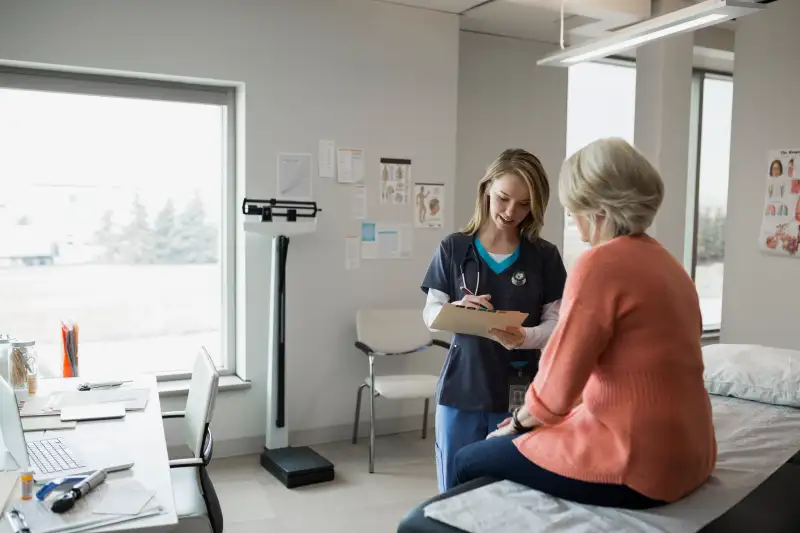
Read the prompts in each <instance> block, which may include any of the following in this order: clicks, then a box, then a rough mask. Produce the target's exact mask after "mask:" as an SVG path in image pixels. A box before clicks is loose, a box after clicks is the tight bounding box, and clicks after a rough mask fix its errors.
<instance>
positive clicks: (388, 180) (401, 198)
mask: <svg viewBox="0 0 800 533" xmlns="http://www.w3.org/2000/svg"><path fill="white" fill-rule="evenodd" d="M380 179H381V203H382V204H397V205H403V204H407V203H408V196H409V194H410V191H409V188H410V183H411V160H410V159H389V158H381V170H380Z"/></svg>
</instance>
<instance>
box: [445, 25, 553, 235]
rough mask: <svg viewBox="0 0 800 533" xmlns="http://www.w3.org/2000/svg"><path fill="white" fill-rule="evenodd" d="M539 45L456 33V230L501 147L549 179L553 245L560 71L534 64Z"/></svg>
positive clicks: (544, 48)
mask: <svg viewBox="0 0 800 533" xmlns="http://www.w3.org/2000/svg"><path fill="white" fill-rule="evenodd" d="M552 51H553V47H552V46H550V45H546V44H541V43H534V42H528V41H522V40H518V39H509V38H505V37H494V36H491V35H483V34H478V33H469V32H462V33H461V49H460V59H459V79H458V167H457V168H458V180H457V181H456V212H455V216H456V219H455V223H456V227H457V228H461V227H463V226H464V225H465V224H466V223H467V222H468V221H469V219H470V216H471V215H472V212H473V210H474V207H475V193H476V190H477V184H478V181H479V180H480V179H481V177H483V174H484V171H485V170H486V167H487V166H488V165H489V163H491V162H492V160H493V159H494V158H496V157H497V156H498V155H500V153H501V152H502V151H503V150H504V149H506V148H524V149H526V150H529V151H530V152H532V153H534V154H536V156H537V157H539V159H541V161H542V164H543V165H544V167H545V170H547V173H548V175H549V177H550V188H551V191H550V204H549V207H548V209H547V215H546V217H545V227H544V230H543V236H544V238H546V239H548V240H550V241H551V242H553V244H556V245H557V246H558V247H559V248H561V245H562V242H563V240H564V211H563V209H562V207H561V205H560V204H559V202H558V194H557V187H556V184H557V178H558V171H559V169H560V168H561V163H562V162H563V161H564V157H565V155H566V145H567V69H564V68H556V67H537V66H536V61H537V60H538V59H540V58H541V57H542V56H545V55H547V54H548V53H550V52H552Z"/></svg>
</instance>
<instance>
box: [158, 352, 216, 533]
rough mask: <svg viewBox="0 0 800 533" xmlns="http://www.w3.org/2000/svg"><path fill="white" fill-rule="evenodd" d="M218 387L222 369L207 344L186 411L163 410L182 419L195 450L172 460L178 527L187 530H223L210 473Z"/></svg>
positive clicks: (212, 532) (198, 362)
mask: <svg viewBox="0 0 800 533" xmlns="http://www.w3.org/2000/svg"><path fill="white" fill-rule="evenodd" d="M218 387H219V372H218V371H217V367H216V365H215V364H214V361H213V360H212V359H211V356H210V355H209V354H208V351H206V349H205V348H204V347H202V348H201V349H200V353H199V354H198V355H197V358H196V359H195V363H194V368H193V370H192V381H191V382H190V384H189V396H188V397H187V398H186V410H185V411H172V412H166V413H163V415H162V417H163V418H165V419H167V418H183V420H184V424H183V436H184V441H185V442H186V445H187V446H188V447H189V449H190V450H191V452H192V457H190V458H188V459H172V460H170V462H169V466H170V469H171V470H170V474H171V476H172V492H173V494H174V495H175V510H176V512H177V514H178V527H177V528H176V529H175V531H178V532H186V533H189V532H191V533H201V532H208V533H222V523H223V519H222V508H221V507H220V504H219V499H218V498H217V493H216V491H215V490H214V485H213V484H212V483H211V478H210V477H209V475H208V469H207V468H208V464H209V463H210V462H211V456H212V454H213V449H214V438H213V437H212V435H211V430H210V429H209V425H210V423H211V417H212V415H213V413H214V404H215V400H216V397H217V390H218Z"/></svg>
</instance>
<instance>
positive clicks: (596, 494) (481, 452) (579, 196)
mask: <svg viewBox="0 0 800 533" xmlns="http://www.w3.org/2000/svg"><path fill="white" fill-rule="evenodd" d="M663 196H664V185H663V182H662V180H661V177H660V176H659V174H658V171H656V169H655V168H654V167H653V166H652V165H651V164H650V162H649V161H648V160H647V159H646V158H645V157H644V156H643V155H642V154H641V153H639V152H638V151H637V150H636V149H635V148H633V147H632V146H631V145H629V144H628V143H627V142H625V141H623V140H620V139H605V140H600V141H597V142H594V143H592V144H590V145H588V146H586V147H585V148H583V149H582V150H580V151H579V152H577V153H576V154H575V155H573V156H572V157H570V158H569V159H568V160H567V161H566V162H565V163H564V167H563V169H562V172H561V176H560V181H559V197H560V200H561V203H562V204H564V206H565V208H566V209H567V210H568V211H569V212H571V214H572V216H573V217H574V218H575V219H576V222H577V225H578V228H579V229H580V232H581V236H582V238H583V240H584V241H586V242H588V243H590V244H591V246H592V248H591V249H590V250H588V251H587V252H585V253H584V254H583V255H582V256H581V257H580V258H579V259H578V261H577V263H576V264H575V265H574V266H573V268H572V271H571V272H570V273H569V276H568V278H567V284H566V287H565V289H564V297H563V301H562V307H561V317H560V319H559V321H558V325H557V326H556V329H555V331H554V332H553V335H552V337H551V338H550V342H549V343H548V344H547V347H546V348H545V350H544V353H543V354H542V359H541V362H540V367H539V373H538V374H537V376H536V378H535V379H534V381H533V383H532V384H531V385H530V387H529V389H528V393H527V396H526V402H525V405H524V407H522V408H521V409H519V410H518V411H516V412H514V416H513V417H511V418H509V419H508V420H506V421H505V422H504V423H503V424H501V425H500V427H499V428H498V429H497V430H496V431H495V432H494V433H492V434H491V435H489V437H488V438H487V440H485V441H482V442H478V443H475V444H473V445H471V446H469V447H467V448H464V449H462V450H461V451H460V452H459V453H458V455H456V458H455V469H456V477H457V482H458V483H463V482H466V481H469V480H470V479H474V478H476V477H481V476H491V477H496V478H500V479H508V480H511V481H515V482H517V483H521V484H524V485H527V486H529V487H531V488H534V489H537V490H540V491H542V492H546V493H548V494H551V495H553V496H556V497H560V498H564V499H568V500H572V501H576V502H579V503H585V504H590V505H601V506H610V507H623V508H631V509H645V508H650V507H655V506H658V505H663V504H665V503H668V502H674V501H676V500H679V499H681V498H683V497H684V496H686V495H688V494H689V493H691V492H693V491H694V490H695V489H697V488H698V487H699V486H700V485H702V484H703V483H704V482H705V481H706V480H707V479H708V477H709V476H710V474H711V471H712V470H713V469H714V465H715V462H716V456H717V448H716V439H715V437H714V426H713V424H712V418H711V404H710V401H709V398H708V395H707V393H706V391H705V388H704V385H703V361H702V355H701V345H700V336H701V333H702V318H701V316H700V305H699V301H698V296H697V291H696V289H695V286H694V284H693V283H692V280H691V278H690V277H689V276H688V275H687V273H686V271H685V270H684V268H683V266H682V265H681V264H680V263H679V262H678V261H677V260H676V259H675V258H674V257H673V256H672V255H671V254H670V253H669V252H668V251H667V250H666V249H665V248H663V247H662V246H661V245H660V244H659V243H658V242H657V241H655V240H654V239H652V238H650V237H649V236H647V235H645V231H646V230H647V228H648V227H649V226H650V225H651V223H652V221H653V219H654V217H655V215H656V212H657V211H658V209H659V207H660V205H661V202H662V198H663ZM495 334H497V335H501V334H502V332H495Z"/></svg>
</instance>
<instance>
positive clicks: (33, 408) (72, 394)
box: [19, 388, 150, 417]
mask: <svg viewBox="0 0 800 533" xmlns="http://www.w3.org/2000/svg"><path fill="white" fill-rule="evenodd" d="M149 395H150V391H149V390H148V389H126V388H115V389H103V390H89V391H57V392H53V393H52V394H49V395H47V396H34V397H32V398H29V399H28V400H26V401H25V405H23V406H22V409H21V410H20V412H19V414H20V416H21V417H27V416H47V415H55V414H58V413H60V412H61V409H62V408H63V407H68V406H69V407H77V406H86V405H97V404H102V403H122V404H124V405H125V409H126V410H127V411H137V410H141V409H144V408H145V407H146V406H147V398H148V397H149Z"/></svg>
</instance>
